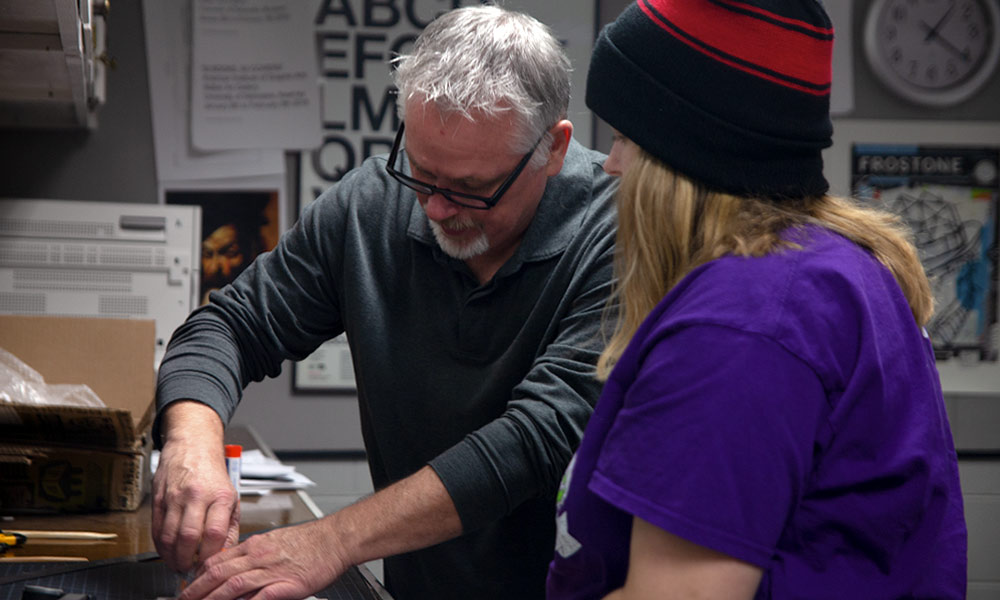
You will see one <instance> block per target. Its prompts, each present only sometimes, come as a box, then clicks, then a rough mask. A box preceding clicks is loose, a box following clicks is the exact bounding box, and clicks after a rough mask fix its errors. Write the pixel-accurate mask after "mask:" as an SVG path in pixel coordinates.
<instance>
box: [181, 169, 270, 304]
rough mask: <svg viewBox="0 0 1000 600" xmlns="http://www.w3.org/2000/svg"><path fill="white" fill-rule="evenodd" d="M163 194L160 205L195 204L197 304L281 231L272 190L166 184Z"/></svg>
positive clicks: (252, 258)
mask: <svg viewBox="0 0 1000 600" xmlns="http://www.w3.org/2000/svg"><path fill="white" fill-rule="evenodd" d="M163 196H164V202H165V203H166V204H181V205H187V206H200V207H201V277H200V289H199V290H198V298H199V302H198V304H199V305H202V304H205V303H206V302H208V294H209V292H212V291H214V290H218V289H219V288H221V287H222V286H224V285H226V284H227V283H231V282H232V281H233V280H234V279H236V276H237V275H239V274H240V273H242V272H243V270H244V269H246V268H247V267H248V266H250V263H252V262H253V260H254V259H255V258H256V257H257V255H258V254H262V253H264V252H267V251H269V250H273V249H274V247H275V245H276V244H277V243H278V237H279V236H280V235H281V226H280V223H279V214H280V212H281V211H280V207H279V192H278V190H277V189H273V190H269V189H174V188H167V189H166V190H165V191H164V193H163Z"/></svg>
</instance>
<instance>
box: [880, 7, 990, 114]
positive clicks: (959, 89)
mask: <svg viewBox="0 0 1000 600" xmlns="http://www.w3.org/2000/svg"><path fill="white" fill-rule="evenodd" d="M997 4H998V2H997V0H875V2H873V3H872V6H871V9H870V11H869V14H868V22H867V27H866V31H865V50H866V53H867V55H868V61H869V63H870V64H871V66H872V68H873V70H874V71H875V73H876V75H877V76H878V77H879V78H880V79H881V80H882V81H883V82H884V83H885V84H886V85H887V86H888V87H889V88H890V89H891V90H892V91H894V92H896V93H897V94H899V95H901V96H903V97H904V98H907V99H909V100H912V101H915V102H918V103H921V104H926V105H931V106H947V105H950V104H955V103H957V102H961V101H962V100H965V99H966V98H968V97H969V96H971V95H972V94H974V93H975V92H976V91H978V90H979V88H981V87H982V86H983V85H985V84H986V83H987V82H988V81H989V80H990V77H991V75H992V74H993V73H994V72H995V70H996V65H997V59H998V57H1000V37H998V36H1000V9H998V8H997Z"/></svg>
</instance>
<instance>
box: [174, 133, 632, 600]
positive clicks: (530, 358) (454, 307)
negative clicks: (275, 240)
mask: <svg viewBox="0 0 1000 600" xmlns="http://www.w3.org/2000/svg"><path fill="white" fill-rule="evenodd" d="M603 159H604V157H603V155H601V154H599V153H597V152H593V151H590V150H587V149H585V148H583V147H582V146H580V145H579V144H577V143H576V142H573V143H572V144H571V145H570V149H569V152H568V154H567V157H566V160H565V163H564V166H563V169H562V171H561V172H560V173H559V174H558V175H557V176H555V177H552V178H550V179H549V180H548V184H547V186H546V189H545V193H544V196H543V198H542V200H541V202H540V204H539V206H538V210H537V213H536V215H535V218H534V220H533V221H532V223H531V225H530V226H529V228H528V230H527V231H526V232H525V235H524V238H523V240H522V242H521V244H520V246H519V247H518V249H517V250H516V252H515V254H514V255H513V256H512V257H511V258H510V259H509V260H508V261H507V262H506V263H505V264H504V265H503V266H502V267H501V268H500V270H499V271H498V272H497V273H496V275H495V276H494V277H493V279H492V280H491V281H489V282H487V283H485V284H480V283H479V282H478V280H477V279H476V278H475V277H474V276H473V274H472V272H471V271H470V270H469V269H468V268H467V267H466V265H465V264H464V263H463V262H462V261H460V260H455V259H452V258H450V257H448V256H447V255H445V254H444V253H443V252H442V251H441V250H440V248H439V247H438V246H437V243H436V242H435V241H434V238H433V235H432V233H431V230H430V227H429V224H428V221H427V217H426V215H425V214H424V212H423V210H422V209H421V207H420V205H419V203H418V202H417V201H416V196H415V195H414V193H413V192H412V191H410V190H408V189H406V188H404V187H402V186H400V185H399V184H398V183H396V181H394V180H393V179H392V178H390V177H389V176H388V175H387V174H386V173H385V168H384V167H385V157H375V158H371V159H368V160H366V161H365V162H364V163H363V164H362V165H361V166H360V167H359V168H358V169H356V170H354V171H352V172H350V173H348V174H347V175H346V176H345V177H344V178H343V179H342V181H340V182H339V183H338V184H337V185H335V186H334V187H332V188H331V189H330V190H329V191H327V192H326V193H325V194H324V195H323V196H321V197H320V198H319V199H317V200H316V201H315V202H313V203H312V204H310V206H309V207H308V208H307V210H306V211H305V212H304V214H303V215H302V217H301V219H300V220H299V222H298V223H297V224H296V225H295V227H294V228H293V229H292V230H290V231H289V232H288V233H287V234H285V235H284V236H283V237H282V239H281V241H280V243H279V244H278V246H277V248H276V249H275V250H274V251H273V252H270V253H267V254H265V255H262V256H261V257H259V258H258V259H257V260H256V261H255V262H254V264H253V265H252V266H251V267H250V268H248V269H247V270H246V271H245V272H244V273H243V274H242V275H241V276H240V277H239V278H238V279H237V280H236V282H235V283H234V284H233V285H231V286H227V287H226V288H224V289H223V290H222V292H221V293H216V294H213V295H212V300H211V303H210V304H209V305H207V306H206V307H203V308H201V309H199V310H198V311H196V312H194V313H193V314H192V315H191V317H190V318H189V319H188V321H187V322H186V323H185V324H184V325H182V326H181V327H180V328H178V330H177V331H176V332H175V334H174V337H173V339H172V340H171V343H170V346H169V348H168V350H167V353H166V356H165V357H164V359H163V362H162V364H161V366H160V375H159V384H158V390H157V405H158V409H159V411H162V410H163V408H164V407H165V406H166V405H167V404H169V403H170V402H173V401H175V400H179V399H185V398H190V399H195V400H199V401H201V402H204V403H206V404H208V405H209V406H211V407H212V408H214V409H215V410H216V411H217V412H218V413H219V414H220V416H221V417H222V418H223V421H224V422H228V420H229V418H230V417H231V415H232V413H233V411H234V410H235V408H236V405H237V403H238V402H239V399H240V395H241V392H242V389H243V387H244V386H245V385H246V384H248V383H249V382H251V381H259V380H261V379H262V378H263V377H265V376H274V375H276V374H277V373H278V372H279V371H280V368H281V363H282V361H283V360H284V359H287V358H291V359H301V358H304V357H305V356H307V355H308V354H310V353H311V352H312V351H313V350H314V349H315V348H316V347H317V346H318V345H319V344H321V343H322V342H324V341H326V340H328V339H330V338H332V337H334V336H336V335H338V334H340V333H342V332H346V333H347V337H348V340H349V343H350V347H351V353H352V356H353V359H354V368H355V373H356V379H357V386H358V397H359V401H360V408H361V424H362V430H363V435H364V440H365V446H366V450H367V454H368V460H369V465H370V468H371V472H372V478H373V481H374V483H375V486H376V488H377V489H378V488H381V487H384V486H386V485H388V484H390V483H392V482H394V481H397V480H399V479H402V478H404V477H406V476H408V475H411V474H413V473H414V472H416V471H417V470H418V469H419V468H421V467H422V466H424V465H426V464H430V465H431V467H432V468H433V469H434V470H435V472H436V473H437V474H438V476H439V477H440V478H441V480H442V482H443V483H444V485H445V487H446V489H447V490H448V492H449V494H450V495H451V498H452V500H453V501H454V503H455V507H456V509H457V510H458V514H459V516H460V517H461V520H462V525H463V530H464V531H465V534H464V535H463V536H461V537H460V538H458V539H456V540H452V541H450V542H446V543H444V544H439V545H438V546H434V547H432V548H428V549H426V550H421V551H417V552H413V553H409V554H406V555H402V556H398V557H391V558H389V559H387V560H386V563H385V572H386V578H387V585H388V587H389V588H390V591H392V593H393V594H394V595H395V596H396V597H397V598H398V599H405V598H542V597H543V595H544V579H545V573H546V569H547V565H548V562H549V560H550V559H551V556H552V548H553V539H554V510H555V509H554V496H555V492H556V488H557V487H558V483H559V479H560V477H561V475H562V472H563V470H564V469H565V467H566V464H567V462H568V461H569V458H570V456H571V454H572V452H573V451H574V449H575V448H576V446H577V444H578V443H579V440H580V436H581V434H582V432H583V428H584V425H585V423H586V421H587V419H588V417H589V416H590V413H591V410H592V407H593V404H594V403H595V402H596V401H597V397H598V394H599V390H600V384H599V383H598V382H597V380H596V379H595V378H594V364H595V362H596V359H597V356H598V354H599V352H600V350H601V347H602V343H603V337H602V333H601V327H602V316H605V314H604V312H605V308H606V305H607V300H608V298H609V295H610V291H611V278H612V255H613V245H614V235H615V224H616V219H615V207H614V201H613V198H612V195H613V194H612V192H613V189H612V180H611V178H610V177H608V176H607V175H606V174H604V172H603V171H602V169H601V164H602V162H603ZM401 163H402V164H404V165H405V164H406V161H405V160H404V161H401ZM289 419H290V422H291V421H292V420H293V419H294V415H289ZM158 424H159V423H158V422H157V426H158ZM290 426H293V425H290Z"/></svg>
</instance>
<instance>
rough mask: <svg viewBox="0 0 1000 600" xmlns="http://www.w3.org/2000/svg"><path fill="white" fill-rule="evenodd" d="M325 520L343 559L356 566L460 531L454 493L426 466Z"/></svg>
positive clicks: (406, 550)
mask: <svg viewBox="0 0 1000 600" xmlns="http://www.w3.org/2000/svg"><path fill="white" fill-rule="evenodd" d="M325 520H326V521H327V523H326V525H327V526H328V527H329V528H330V532H331V535H333V536H335V538H334V539H336V545H337V546H339V547H340V548H342V549H343V552H344V554H343V559H344V561H345V562H346V563H348V564H353V565H356V564H360V563H364V562H367V561H369V560H373V559H376V558H384V557H386V556H392V555H395V554H401V553H403V552H410V551H412V550H418V549H420V548H426V547H428V546H433V545H434V544H438V543H440V542H444V541H447V540H450V539H452V538H454V537H457V536H459V535H461V533H462V522H461V519H459V516H458V511H456V510H455V504H454V502H452V499H451V496H449V495H448V491H447V490H446V489H445V487H444V484H443V483H442V482H441V479H440V478H439V477H438V475H437V473H435V472H434V470H433V469H432V468H430V467H426V466H425V467H424V468H422V469H420V470H419V471H417V472H416V473H414V474H413V475H411V476H409V477H407V478H406V479H403V480H401V481H398V482H396V483H394V484H393V485H391V486H389V487H387V488H385V489H383V490H381V491H379V492H376V493H375V494H373V495H371V496H368V497H367V498H364V499H362V500H360V501H358V502H356V503H355V504H352V505H351V506H348V507H347V508H344V509H343V510H340V511H337V512H336V513H334V514H332V515H330V516H328V517H326V518H325Z"/></svg>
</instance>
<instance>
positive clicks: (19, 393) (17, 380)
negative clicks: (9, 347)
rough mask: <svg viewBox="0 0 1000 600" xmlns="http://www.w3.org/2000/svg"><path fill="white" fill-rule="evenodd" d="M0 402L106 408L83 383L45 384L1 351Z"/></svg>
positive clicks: (35, 374)
mask: <svg viewBox="0 0 1000 600" xmlns="http://www.w3.org/2000/svg"><path fill="white" fill-rule="evenodd" d="M0 402H7V403H11V404H34V405H45V406H83V407H88V408H103V407H104V402H103V401H102V400H101V399H100V398H99V397H98V396H97V394H95V393H94V390H92V389H90V387H89V386H87V385H83V384H66V383H45V379H43V378H42V376H41V374H40V373H39V372H38V371H36V370H34V369H32V368H31V367H29V366H28V365H27V364H25V363H24V362H23V361H22V360H21V359H19V358H18V357H16V356H14V355H13V354H11V353H10V352H7V351H6V350H4V349H3V348H0Z"/></svg>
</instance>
